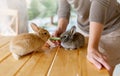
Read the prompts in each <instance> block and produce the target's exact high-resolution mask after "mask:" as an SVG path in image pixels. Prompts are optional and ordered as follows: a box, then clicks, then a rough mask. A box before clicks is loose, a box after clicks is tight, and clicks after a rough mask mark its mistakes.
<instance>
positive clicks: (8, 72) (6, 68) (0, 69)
mask: <svg viewBox="0 0 120 76" xmlns="http://www.w3.org/2000/svg"><path fill="white" fill-rule="evenodd" d="M29 58H30V55H27V56H26V57H23V58H22V59H20V60H15V59H14V58H13V57H12V56H11V55H10V56H9V57H8V58H7V59H6V60H4V61H3V62H1V63H0V76H14V75H15V74H16V72H17V71H18V70H19V69H20V68H22V67H23V66H24V64H25V63H26V62H27V61H28V60H29Z"/></svg>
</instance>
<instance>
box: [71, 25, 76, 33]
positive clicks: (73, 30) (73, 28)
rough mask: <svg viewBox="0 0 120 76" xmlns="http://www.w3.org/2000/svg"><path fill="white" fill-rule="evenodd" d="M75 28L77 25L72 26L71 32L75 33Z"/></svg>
mask: <svg viewBox="0 0 120 76" xmlns="http://www.w3.org/2000/svg"><path fill="white" fill-rule="evenodd" d="M75 30H76V27H75V26H72V27H71V29H70V32H71V33H72V34H74V33H75V32H76V31H75Z"/></svg>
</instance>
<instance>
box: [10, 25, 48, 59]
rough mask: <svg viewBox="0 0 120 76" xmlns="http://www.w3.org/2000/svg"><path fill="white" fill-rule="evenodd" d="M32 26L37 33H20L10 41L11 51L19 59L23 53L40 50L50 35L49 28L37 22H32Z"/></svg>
mask: <svg viewBox="0 0 120 76" xmlns="http://www.w3.org/2000/svg"><path fill="white" fill-rule="evenodd" d="M31 27H32V29H33V31H34V32H35V33H23V34H19V35H17V36H15V37H14V38H13V39H12V40H11V41H10V47H9V48H10V52H11V53H12V55H13V57H14V58H15V59H17V60H18V59H19V58H20V57H21V56H23V55H26V54H28V53H31V52H33V51H38V49H39V48H41V47H42V46H43V45H44V44H45V42H46V41H47V40H48V39H49V37H50V34H49V32H48V31H47V30H45V29H43V28H41V27H38V26H37V25H36V24H34V23H32V24H31ZM39 51H40V50H39Z"/></svg>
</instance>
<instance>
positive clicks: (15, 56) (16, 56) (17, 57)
mask: <svg viewBox="0 0 120 76" xmlns="http://www.w3.org/2000/svg"><path fill="white" fill-rule="evenodd" d="M12 56H13V57H14V58H15V59H16V60H19V59H20V56H19V55H17V54H15V53H12Z"/></svg>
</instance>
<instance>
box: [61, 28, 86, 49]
mask: <svg viewBox="0 0 120 76" xmlns="http://www.w3.org/2000/svg"><path fill="white" fill-rule="evenodd" d="M60 38H61V46H63V47H64V48H65V49H70V50H72V49H77V48H80V47H83V46H84V44H85V37H84V36H83V35H82V34H81V33H79V32H76V27H75V26H72V27H71V29H70V30H68V31H66V32H64V33H62V34H61V36H60Z"/></svg>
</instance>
